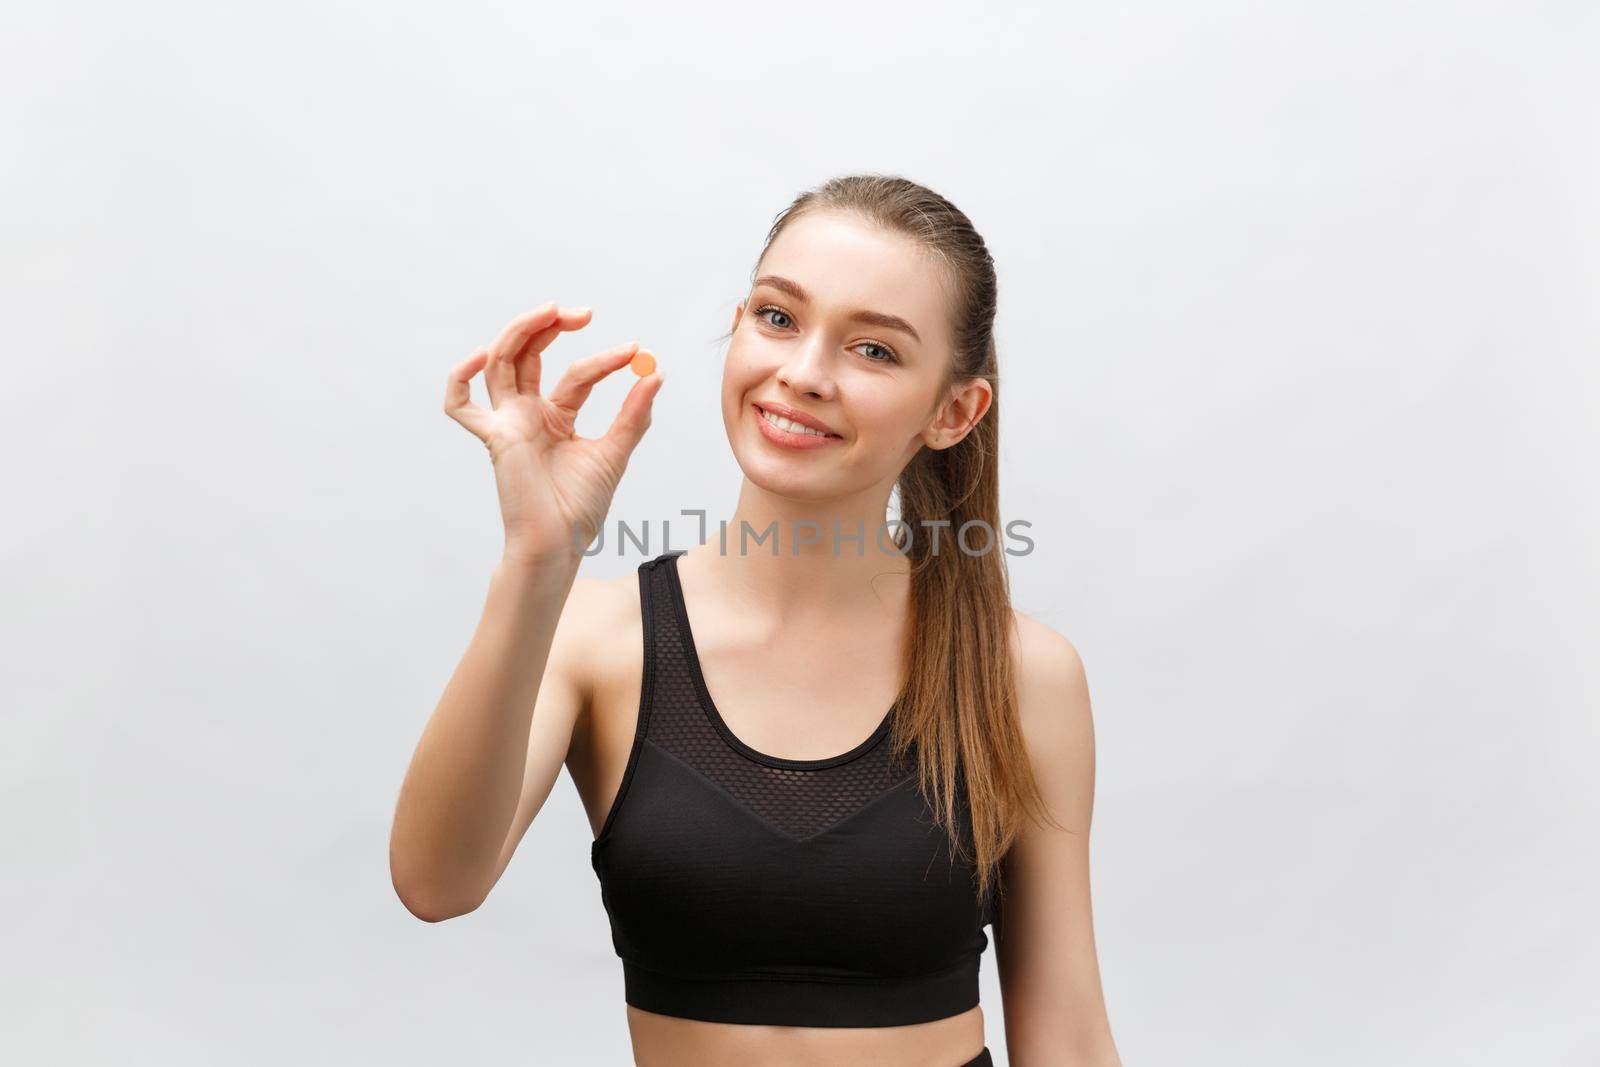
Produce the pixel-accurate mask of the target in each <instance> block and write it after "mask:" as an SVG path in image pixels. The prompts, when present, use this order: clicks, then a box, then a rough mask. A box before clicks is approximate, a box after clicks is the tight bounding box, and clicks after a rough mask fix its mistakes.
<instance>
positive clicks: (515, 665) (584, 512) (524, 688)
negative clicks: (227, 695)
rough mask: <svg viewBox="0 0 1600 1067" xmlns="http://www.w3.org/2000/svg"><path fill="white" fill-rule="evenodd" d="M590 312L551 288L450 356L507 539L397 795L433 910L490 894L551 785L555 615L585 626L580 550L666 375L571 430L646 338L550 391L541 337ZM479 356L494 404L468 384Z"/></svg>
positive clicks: (410, 853) (411, 886) (576, 686)
mask: <svg viewBox="0 0 1600 1067" xmlns="http://www.w3.org/2000/svg"><path fill="white" fill-rule="evenodd" d="M588 321H589V311H588V309H587V308H579V309H571V310H564V309H558V308H557V307H556V306H555V304H554V302H552V303H549V304H546V305H545V306H543V307H541V308H538V309H536V310H534V311H531V312H528V313H527V314H525V315H522V316H520V317H518V318H517V319H514V320H513V321H512V322H511V323H510V324H509V325H507V326H506V328H505V329H504V330H503V331H502V332H501V334H500V336H499V337H498V338H497V339H496V341H495V342H494V344H492V345H490V346H486V347H484V348H480V349H478V350H477V351H476V352H474V353H473V354H472V355H471V356H469V357H468V358H467V359H465V360H463V361H462V362H461V363H459V364H457V365H456V366H455V367H454V368H453V369H452V370H451V372H450V376H449V379H448V382H447V385H446V399H445V411H446V413H447V414H448V415H449V416H450V417H451V418H453V419H455V420H456V421H457V422H459V423H461V424H462V425H463V426H464V427H466V428H467V429H468V430H470V431H471V432H472V433H473V434H474V435H475V436H477V437H478V439H479V440H480V441H482V442H483V443H484V445H485V446H486V447H487V448H488V450H489V456H490V459H491V461H492V462H493V464H494V473H495V483H496V486H497V488H498V491H499V498H500V510H501V514H502V519H503V521H504V524H505V549H504V552H503V554H502V558H501V560H500V563H499V565H498V566H496V568H495V570H494V574H493V576H492V577H491V579H490V582H489V592H488V597H487V601H486V603H485V605H484V609H483V615H482V617H481V618H480V619H479V622H478V627H477V630H476V631H475V632H474V634H473V636H472V640H471V642H470V643H469V644H468V646H467V649H466V652H465V653H464V654H463V655H462V657H461V661H460V663H459V664H458V665H457V667H456V669H455V672H454V673H453V674H452V675H451V678H450V681H449V683H448V684H447V685H446V687H445V690H444V693H443V695H442V696H441V697H440V699H439V703H438V706H437V707H435V709H434V711H433V714H432V715H431V716H430V717H429V719H428V722H427V725H426V727H425V728H424V730H423V733H422V738H421V740H420V741H418V743H417V746H416V750H415V752H414V753H413V755H412V758H411V764H410V766H409V768H408V769H407V771H406V774H405V779H404V781H403V782H402V784H401V787H400V794H399V797H398V799H397V801H396V804H395V816H394V824H393V827H392V829H391V831H390V839H389V868H390V876H391V878H392V880H393V883H394V889H395V892H396V894H398V895H399V897H400V899H401V901H402V902H403V903H404V904H405V906H406V907H407V909H409V910H410V911H411V913H412V914H414V915H416V916H417V917H418V918H420V919H424V920H427V921H430V922H437V921H439V920H441V919H448V918H451V917H453V916H456V915H461V914H464V913H466V912H469V911H472V910H473V909H474V908H476V907H477V906H478V905H479V904H481V903H482V902H483V900H484V898H485V897H487V896H488V893H489V891H490V889H491V888H492V887H493V886H494V884H495V882H496V881H498V879H499V877H500V874H501V873H502V872H503V871H504V870H505V864H506V861H507V860H508V859H509V856H510V851H511V849H512V848H514V847H515V840H516V838H517V837H518V836H520V832H519V831H518V828H519V827H520V828H521V829H526V827H527V823H528V822H531V821H532V818H533V815H534V814H535V813H536V811H537V807H538V806H539V805H542V804H543V802H544V798H545V797H546V796H548V795H549V792H550V788H551V787H552V785H553V784H554V782H555V779H556V776H557V775H558V773H559V771H560V768H561V764H562V761H563V760H564V759H565V758H566V753H567V746H568V743H569V742H570V740H571V737H572V730H573V725H574V723H575V722H576V720H577V717H578V715H579V714H580V711H581V707H582V703H583V694H582V692H581V685H580V682H579V680H578V678H577V677H576V672H575V671H574V670H573V668H572V664H573V663H574V662H575V661H576V659H577V657H576V656H575V655H573V654H570V650H569V653H568V654H560V652H561V650H560V649H559V647H558V645H557V631H558V628H560V629H562V630H563V631H564V632H571V633H576V632H578V631H579V630H581V627H570V626H569V627H558V624H559V623H561V621H562V619H563V617H564V615H565V614H567V613H566V607H567V603H568V598H569V594H570V593H571V592H572V591H573V587H574V583H575V582H576V581H577V572H578V564H579V563H580V562H581V560H582V556H581V550H582V549H583V547H585V546H587V544H588V543H589V541H590V540H592V539H593V537H594V535H595V534H596V533H597V532H598V531H599V529H600V527H601V525H602V524H603V523H604V521H605V516H606V513H607V511H608V510H609V508H610V506H611V498H612V496H613V494H614V493H615V491H616V487H617V483H618V482H619V481H620V480H621V477H622V474H623V471H624V470H625V469H626V466H627V461H628V457H629V456H630V455H631V454H632V452H633V449H634V448H635V447H636V446H637V445H638V443H639V440H640V438H641V437H642V436H643V435H644V432H645V430H646V429H647V428H648V426H649V424H650V406H651V401H652V400H653V399H654V397H655V394H656V392H657V391H658V390H659V389H660V386H661V377H660V375H659V374H658V373H651V374H649V375H646V376H645V377H643V378H641V379H639V380H638V381H637V382H635V383H634V386H633V388H632V390H631V391H630V392H629V393H628V395H627V397H626V398H625V399H624V401H623V404H622V409H621V411H620V412H619V413H618V414H617V416H616V418H615V419H614V420H613V422H612V424H611V427H610V429H609V430H608V431H607V433H606V434H605V436H603V437H600V438H597V439H593V440H590V439H586V438H581V437H579V436H577V435H576V434H575V433H574V432H573V428H574V425H575V423H576V420H577V413H578V409H579V408H580V407H581V406H582V404H583V402H584V400H585V399H586V398H587V397H588V395H589V392H590V390H591V388H592V387H593V386H594V385H595V383H597V382H598V381H600V380H601V379H602V378H604V377H605V376H606V375H608V374H610V373H612V372H613V371H616V370H618V369H620V368H621V367H622V366H624V365H625V364H627V363H628V362H629V361H630V360H631V359H632V358H633V356H634V355H635V353H636V352H637V351H638V346H637V345H635V344H632V343H629V344H626V345H619V346H617V347H615V348H612V349H608V350H606V351H604V352H600V353H597V354H595V355H592V356H589V357H587V358H584V359H580V360H578V361H576V362H575V363H573V364H572V366H571V367H569V368H568V369H567V372H566V373H565V374H564V375H563V376H562V378H561V380H560V381H559V382H557V383H556V384H555V386H554V388H551V389H550V390H549V393H548V395H543V394H541V392H540V355H541V353H542V352H543V350H544V349H545V347H546V346H548V345H549V344H550V342H551V341H552V340H553V339H554V338H555V337H556V336H557V335H558V334H559V333H561V332H562V331H563V330H577V329H582V328H583V326H585V325H586V324H587V323H588ZM480 370H481V371H483V372H484V379H485V383H486V385H487V387H488V392H489V399H490V401H491V404H492V410H490V409H485V408H482V407H479V406H478V405H476V404H474V403H472V400H471V395H470V386H471V380H472V378H473V377H474V376H476V375H477V373H478V372H479V371H480ZM574 531H576V535H575V532H574ZM572 614H574V615H575V614H576V613H572ZM553 649H555V650H556V652H557V654H552V650H553Z"/></svg>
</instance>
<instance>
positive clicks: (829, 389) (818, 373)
mask: <svg viewBox="0 0 1600 1067" xmlns="http://www.w3.org/2000/svg"><path fill="white" fill-rule="evenodd" d="M828 343H829V342H828V338H827V336H826V334H825V333H822V332H818V333H817V334H815V335H814V336H812V337H810V338H808V339H807V340H806V341H805V343H804V344H799V345H795V346H794V347H793V348H791V349H790V353H791V356H790V358H789V359H788V360H786V361H785V362H784V363H783V365H782V366H780V367H779V368H778V381H779V382H781V383H783V384H784V385H785V386H787V387H788V388H790V389H792V390H793V391H794V392H796V393H799V394H800V395H801V396H808V397H811V398H812V399H814V400H829V399H832V397H833V391H834V383H833V377H832V375H831V374H830V373H829V370H828V357H829V351H830V350H829V348H828Z"/></svg>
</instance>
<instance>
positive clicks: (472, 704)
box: [390, 556, 578, 919]
mask: <svg viewBox="0 0 1600 1067" xmlns="http://www.w3.org/2000/svg"><path fill="white" fill-rule="evenodd" d="M577 569H578V567H577V561H576V560H569V559H566V558H562V559H561V560H559V561H554V562H549V563H535V562H531V561H523V560H518V559H516V558H514V557H511V556H507V557H505V558H503V559H502V560H501V561H500V562H499V564H497V565H496V567H495V569H494V572H493V574H492V575H491V577H490V581H489V592H488V595H487V598H486V601H485V604H484V608H483V614H482V616H481V618H480V619H479V621H478V626H477V629H476V630H475V631H474V633H473V635H472V639H471V641H470V642H469V644H468V645H467V649H466V651H465V653H464V654H463V655H462V657H461V661H460V663H459V664H458V665H457V667H456V669H455V672H454V673H453V674H452V675H451V677H450V680H449V683H448V684H447V685H446V687H445V690H444V693H443V695H442V696H441V697H440V699H439V703H438V706H437V707H436V708H435V709H434V712H433V714H432V716H430V718H429V719H428V723H427V726H426V728H425V729H424V731H423V734H422V738H421V740H420V741H419V742H418V744H417V748H416V751H415V753H414V754H413V756H412V760H411V765H410V767H409V768H408V770H407V772H406V776H405V781H404V783H403V784H402V786H401V791H400V797H399V800H398V802H397V805H396V809H395V822H394V828H393V832H392V836H391V841H390V866H391V870H392V874H393V877H394V883H395V889H396V891H397V892H398V893H399V894H400V896H401V898H402V899H403V900H404V901H405V902H406V904H407V906H408V907H409V908H411V910H412V911H413V912H416V913H417V914H419V915H422V916H423V917H426V918H432V919H438V918H448V917H450V916H452V915H456V914H461V913H463V912H466V911H470V910H472V909H473V908H475V907H477V905H478V904H479V903H480V902H481V901H482V899H483V897H484V895H485V894H487V892H488V890H489V888H490V885H491V883H492V880H493V879H494V877H495V875H496V871H497V864H498V860H499V856H500V851H501V846H502V845H503V843H504V841H505V837H506V834H507V832H508V831H509V828H510V826H511V823H512V820H513V819H514V818H515V816H516V810H517V804H518V801H519V798H520V794H521V789H522V782H523V776H524V772H525V770H526V765H527V757H528V739H529V731H530V728H531V725H532V721H533V709H534V704H535V702H536V700H537V698H538V694H539V687H540V681H541V679H542V678H543V677H544V673H545V668H546V665H547V663H548V660H549V656H550V648H551V644H552V642H553V640H554V636H555V631H556V624H557V622H558V621H559V619H560V617H561V612H562V608H563V606H564V605H565V603H566V599H567V595H568V594H569V593H570V591H571V589H572V583H573V581H574V579H575V578H576V577H577Z"/></svg>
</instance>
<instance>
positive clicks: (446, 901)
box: [389, 858, 484, 923]
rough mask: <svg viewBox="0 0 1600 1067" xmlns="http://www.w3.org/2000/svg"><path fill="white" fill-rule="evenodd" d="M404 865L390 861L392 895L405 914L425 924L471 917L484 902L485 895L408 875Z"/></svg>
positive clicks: (412, 874)
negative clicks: (452, 888)
mask: <svg viewBox="0 0 1600 1067" xmlns="http://www.w3.org/2000/svg"><path fill="white" fill-rule="evenodd" d="M403 866H404V865H402V864H399V863H396V862H394V860H393V859H392V858H391V860H390V863H389V881H390V883H391V884H392V885H393V886H394V895H395V896H397V897H399V898H400V903H401V904H403V905H405V909H406V910H407V911H409V912H410V913H411V914H412V915H415V916H416V917H417V918H419V919H421V920H422V921H423V922H425V923H439V922H444V921H445V920H446V919H454V918H457V917H459V916H462V915H467V914H470V913H471V912H474V911H477V910H478V907H479V906H480V905H481V904H482V903H483V901H484V894H472V895H465V894H462V893H461V892H460V891H459V889H458V890H456V891H451V890H450V889H449V888H448V887H442V886H440V885H438V884H437V881H436V880H435V879H432V878H428V877H426V876H425V875H423V874H419V873H417V872H416V871H409V872H408V871H406V870H404V869H403Z"/></svg>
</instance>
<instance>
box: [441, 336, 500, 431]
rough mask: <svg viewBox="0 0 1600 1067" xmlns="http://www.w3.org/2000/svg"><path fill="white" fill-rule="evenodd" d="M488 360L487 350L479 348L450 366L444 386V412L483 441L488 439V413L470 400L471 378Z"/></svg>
mask: <svg viewBox="0 0 1600 1067" xmlns="http://www.w3.org/2000/svg"><path fill="white" fill-rule="evenodd" d="M488 361H489V350H488V349H487V348H479V349H478V350H477V351H475V352H473V353H472V355H470V356H468V357H467V358H466V359H464V360H462V361H461V362H460V363H457V364H456V365H455V366H454V367H451V368H450V375H449V377H448V378H447V379H446V380H445V387H444V413H445V414H446V415H449V416H450V417H451V418H452V419H455V420H456V421H457V422H459V423H460V424H461V425H463V426H465V427H466V428H467V429H468V430H471V431H472V432H473V433H474V434H476V435H477V436H478V438H479V439H480V440H483V441H487V440H488V432H489V430H488V424H489V413H488V412H487V411H485V410H484V409H483V408H481V407H479V406H478V405H477V404H474V403H473V402H472V379H473V376H474V375H476V374H477V373H478V372H479V371H480V370H482V369H483V366H484V364H485V363H487V362H488Z"/></svg>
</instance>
